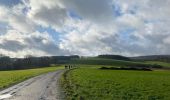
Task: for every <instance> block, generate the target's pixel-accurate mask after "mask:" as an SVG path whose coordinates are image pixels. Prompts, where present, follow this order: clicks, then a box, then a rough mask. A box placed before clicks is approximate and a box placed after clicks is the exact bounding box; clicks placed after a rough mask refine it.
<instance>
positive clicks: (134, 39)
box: [0, 0, 170, 56]
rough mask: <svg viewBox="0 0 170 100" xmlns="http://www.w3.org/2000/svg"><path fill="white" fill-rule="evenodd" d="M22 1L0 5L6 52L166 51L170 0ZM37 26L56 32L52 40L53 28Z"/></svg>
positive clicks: (1, 38) (0, 39) (0, 47)
mask: <svg viewBox="0 0 170 100" xmlns="http://www.w3.org/2000/svg"><path fill="white" fill-rule="evenodd" d="M23 2H24V3H23V4H18V5H15V6H14V7H12V8H9V7H6V6H1V7H0V24H1V25H6V27H4V28H2V29H3V31H2V32H3V33H5V32H6V34H2V35H0V51H1V52H3V53H5V54H8V53H10V54H9V55H12V56H17V55H25V54H28V53H30V54H33V55H56V54H65V53H68V52H65V50H66V51H67V50H68V51H70V53H71V54H81V55H97V54H101V53H114V54H123V55H129V56H133V55H146V54H169V50H170V47H169V45H170V43H169V39H170V38H169V36H170V28H169V26H170V19H169V18H170V10H169V9H170V6H169V5H170V0H164V1H163V2H162V0H23ZM114 7H117V9H116V10H115V9H114ZM70 13H72V14H73V15H72V16H71V15H69V14H70ZM76 17H77V18H76ZM39 26H41V27H42V28H48V29H50V28H52V29H55V30H56V35H57V34H58V33H57V32H59V33H61V34H60V35H59V36H57V37H58V38H57V39H56V40H53V38H52V36H51V34H52V35H55V33H54V32H53V33H44V32H38V31H40V30H39V29H37V27H39ZM0 29H1V28H0ZM56 41H57V44H56ZM9 45H12V46H13V48H11V47H10V46H9ZM30 48H31V49H30ZM47 48H48V49H47ZM49 48H50V49H49ZM160 49H161V50H160ZM61 50H64V52H61ZM24 51H25V52H24ZM35 51H39V54H34V52H35ZM56 51H57V52H56ZM19 52H22V53H20V54H19Z"/></svg>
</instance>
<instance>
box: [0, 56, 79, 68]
mask: <svg viewBox="0 0 170 100" xmlns="http://www.w3.org/2000/svg"><path fill="white" fill-rule="evenodd" d="M76 58H79V56H77V55H73V56H50V57H48V56H44V57H33V56H26V57H25V58H10V57H8V56H1V57H0V70H19V69H29V68H38V67H48V66H50V65H51V64H66V63H68V62H69V61H70V60H71V59H76Z"/></svg>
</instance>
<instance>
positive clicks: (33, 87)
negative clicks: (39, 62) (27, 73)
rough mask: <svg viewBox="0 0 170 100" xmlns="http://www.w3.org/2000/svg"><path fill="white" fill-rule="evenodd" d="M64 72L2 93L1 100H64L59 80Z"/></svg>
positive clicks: (41, 76) (19, 85) (0, 94)
mask: <svg viewBox="0 0 170 100" xmlns="http://www.w3.org/2000/svg"><path fill="white" fill-rule="evenodd" d="M62 73H63V70H58V71H56V72H50V73H48V74H43V75H40V76H36V77H34V78H31V79H28V80H26V81H24V82H21V83H19V84H17V85H15V86H12V87H10V88H8V89H5V90H3V91H0V100H62V99H63V97H62V96H61V95H60V94H61V91H59V83H58V79H59V78H60V76H61V74H62Z"/></svg>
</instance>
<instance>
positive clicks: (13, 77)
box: [0, 67, 62, 89]
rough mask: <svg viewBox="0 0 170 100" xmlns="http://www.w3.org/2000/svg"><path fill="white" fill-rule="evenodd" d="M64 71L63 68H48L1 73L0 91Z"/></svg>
mask: <svg viewBox="0 0 170 100" xmlns="http://www.w3.org/2000/svg"><path fill="white" fill-rule="evenodd" d="M57 69H62V67H47V68H37V69H28V70H14V71H0V89H2V88H5V87H8V86H10V85H12V84H15V83H18V82H21V81H23V80H25V79H28V78H30V77H33V76H36V75H39V74H43V73H47V72H51V71H55V70H57Z"/></svg>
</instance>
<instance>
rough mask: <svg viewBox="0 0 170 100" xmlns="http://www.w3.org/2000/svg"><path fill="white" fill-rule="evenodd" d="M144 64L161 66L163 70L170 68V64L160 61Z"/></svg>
mask: <svg viewBox="0 0 170 100" xmlns="http://www.w3.org/2000/svg"><path fill="white" fill-rule="evenodd" d="M145 63H146V64H157V65H161V66H163V67H165V68H170V63H167V62H161V61H146V62H145Z"/></svg>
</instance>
